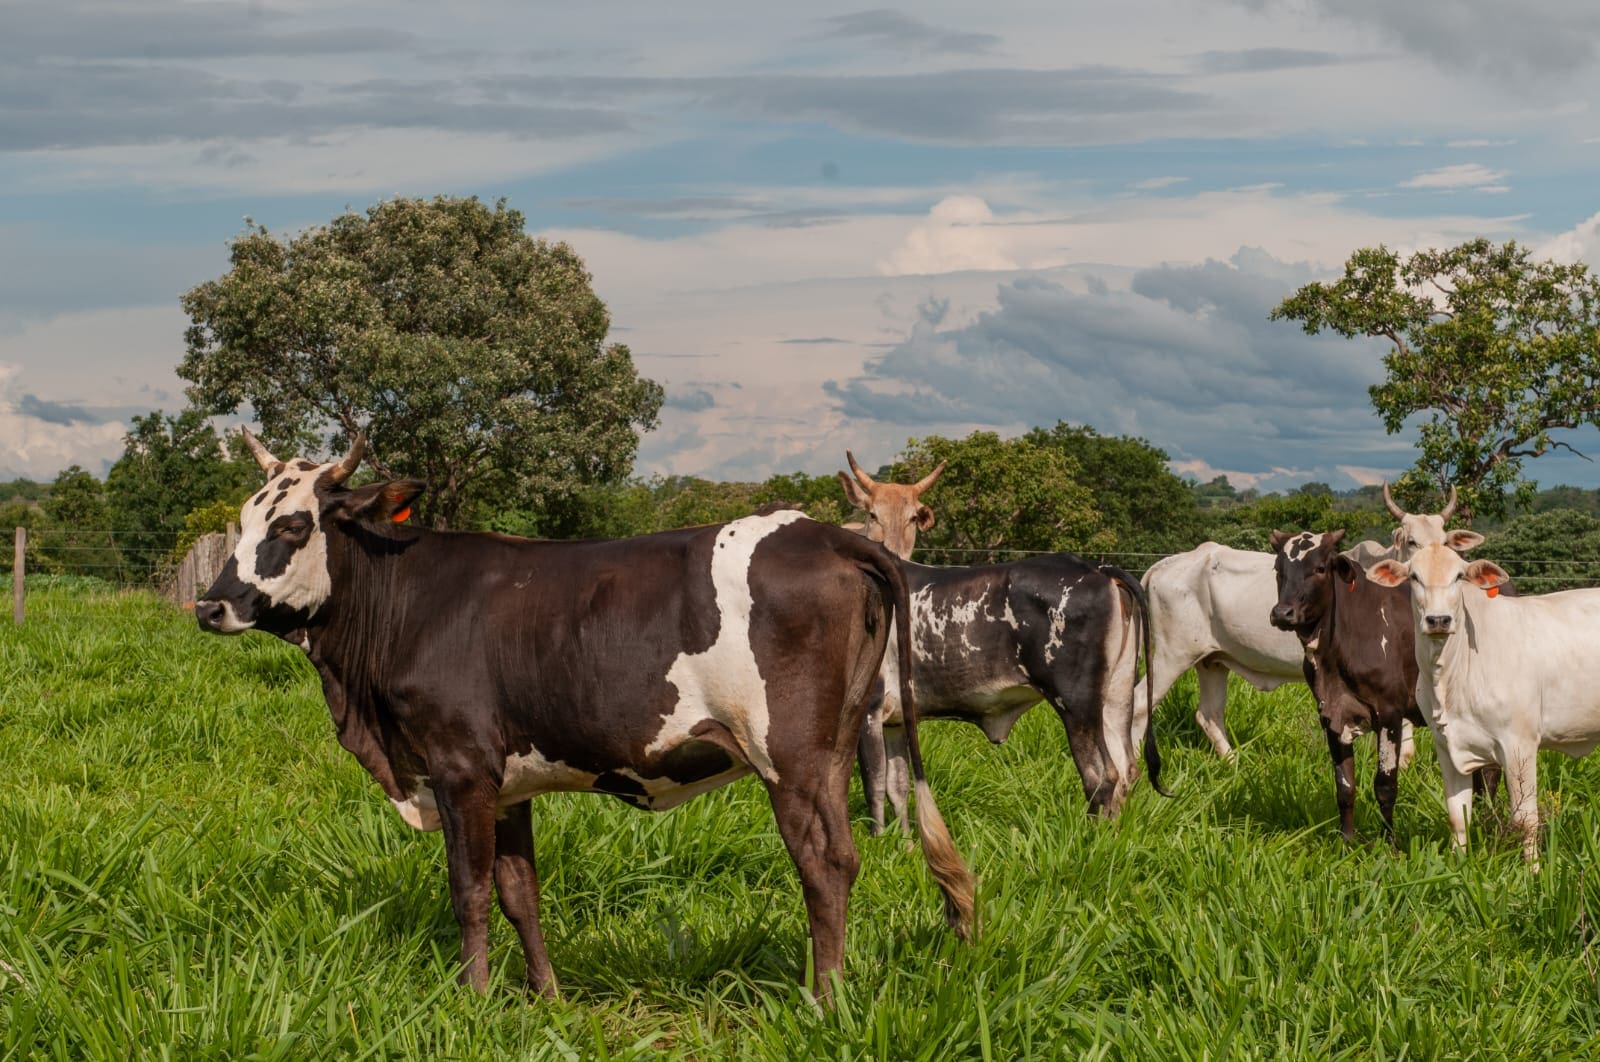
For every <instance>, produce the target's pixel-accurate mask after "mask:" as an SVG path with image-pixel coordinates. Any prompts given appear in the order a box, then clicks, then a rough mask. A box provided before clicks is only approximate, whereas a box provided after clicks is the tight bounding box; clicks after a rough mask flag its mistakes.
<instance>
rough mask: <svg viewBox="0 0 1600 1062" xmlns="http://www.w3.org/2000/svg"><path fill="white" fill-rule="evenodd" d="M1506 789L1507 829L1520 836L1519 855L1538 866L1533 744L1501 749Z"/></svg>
mask: <svg viewBox="0 0 1600 1062" xmlns="http://www.w3.org/2000/svg"><path fill="white" fill-rule="evenodd" d="M1505 757H1506V762H1505V770H1506V789H1507V790H1508V791H1509V793H1510V795H1511V828H1512V829H1513V830H1515V831H1516V832H1517V834H1518V835H1519V836H1520V837H1521V838H1522V858H1523V859H1526V860H1527V861H1528V864H1529V865H1530V866H1532V867H1533V868H1534V869H1535V870H1537V869H1538V868H1539V750H1538V748H1537V747H1536V746H1534V745H1531V744H1530V745H1521V744H1517V745H1511V746H1508V747H1507V748H1506V749H1505Z"/></svg>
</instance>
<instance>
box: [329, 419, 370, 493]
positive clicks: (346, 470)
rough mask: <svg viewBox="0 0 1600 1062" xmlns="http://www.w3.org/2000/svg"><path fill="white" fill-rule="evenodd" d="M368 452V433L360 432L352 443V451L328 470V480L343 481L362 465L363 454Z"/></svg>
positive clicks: (332, 481) (331, 481) (333, 481)
mask: <svg viewBox="0 0 1600 1062" xmlns="http://www.w3.org/2000/svg"><path fill="white" fill-rule="evenodd" d="M366 452H367V433H366V432H364V431H363V432H358V433H357V434H356V437H355V441H353V442H352V443H351V444H350V452H349V453H347V454H345V455H344V460H342V461H340V462H339V463H338V464H336V465H334V466H333V467H332V468H330V469H329V470H328V482H330V483H343V482H344V481H345V480H347V479H349V478H350V476H351V474H352V473H353V472H355V470H356V469H357V468H358V467H359V466H360V465H361V455H362V454H364V453H366Z"/></svg>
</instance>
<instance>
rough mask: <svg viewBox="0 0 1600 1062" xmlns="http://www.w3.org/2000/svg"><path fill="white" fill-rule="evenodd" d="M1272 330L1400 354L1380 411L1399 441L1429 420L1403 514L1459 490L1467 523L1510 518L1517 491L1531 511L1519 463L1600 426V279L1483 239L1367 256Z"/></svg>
mask: <svg viewBox="0 0 1600 1062" xmlns="http://www.w3.org/2000/svg"><path fill="white" fill-rule="evenodd" d="M1272 318H1273V319H1274V320H1290V321H1297V322H1299V323H1300V324H1301V326H1302V327H1303V328H1304V329H1305V331H1306V332H1307V333H1309V334H1312V335H1315V334H1317V333H1319V332H1321V331H1323V330H1324V329H1327V330H1329V331H1332V332H1336V333H1337V334H1339V335H1342V336H1344V337H1346V338H1355V337H1358V336H1373V337H1379V338H1383V339H1387V340H1388V341H1389V342H1390V344H1391V349H1390V351H1389V353H1388V355H1387V356H1386V357H1385V358H1384V362H1383V363H1384V368H1385V370H1386V372H1387V378H1386V379H1385V380H1384V382H1383V383H1381V384H1377V385H1375V386H1373V387H1372V388H1371V389H1370V393H1371V395H1372V403H1373V405H1374V407H1376V409H1377V411H1378V414H1379V415H1380V416H1381V417H1382V418H1383V423H1384V427H1385V428H1387V429H1388V431H1389V432H1390V434H1393V433H1395V432H1398V431H1400V430H1402V429H1403V428H1404V427H1405V426H1406V424H1407V423H1408V422H1410V421H1411V418H1413V417H1415V416H1418V415H1425V419H1423V420H1422V421H1421V423H1420V425H1419V430H1420V438H1419V440H1418V450H1419V455H1418V458H1417V463H1416V465H1415V467H1414V468H1413V469H1412V470H1411V471H1410V472H1408V473H1407V474H1406V475H1405V477H1403V480H1402V482H1401V484H1400V489H1399V490H1398V491H1397V494H1398V495H1399V496H1400V498H1401V500H1402V502H1403V503H1406V504H1416V503H1417V502H1418V500H1419V499H1420V498H1421V497H1423V496H1426V497H1429V498H1431V497H1433V494H1432V492H1433V491H1440V492H1443V491H1446V490H1448V488H1449V487H1450V486H1451V485H1452V484H1453V485H1455V486H1456V487H1458V488H1459V489H1460V492H1461V511H1462V513H1463V515H1465V516H1468V517H1470V516H1471V515H1491V516H1498V515H1502V514H1503V513H1504V512H1505V509H1506V505H1507V500H1508V499H1507V493H1508V492H1511V493H1512V494H1513V495H1514V497H1515V501H1516V503H1517V504H1518V505H1520V506H1525V505H1526V504H1527V503H1528V502H1529V501H1530V500H1531V498H1532V495H1533V492H1534V490H1535V488H1536V484H1534V483H1532V482H1529V481H1524V480H1523V479H1522V474H1523V462H1524V461H1526V460H1527V459H1529V458H1534V457H1538V456H1540V455H1542V454H1545V453H1548V452H1549V451H1550V450H1552V449H1568V450H1570V449H1572V447H1571V445H1570V444H1569V443H1567V442H1565V441H1563V440H1561V439H1559V438H1557V437H1556V435H1555V434H1554V433H1555V432H1557V431H1559V430H1561V429H1566V428H1575V427H1578V426H1579V425H1583V424H1600V278H1597V277H1596V276H1595V275H1594V274H1593V273H1591V272H1590V271H1589V268H1588V267H1587V266H1585V265H1583V264H1582V263H1578V264H1573V265H1566V264H1562V263H1559V262H1554V261H1535V260H1534V259H1533V257H1532V252H1531V251H1529V250H1528V249H1526V248H1524V247H1519V246H1518V245H1517V244H1515V243H1507V244H1504V245H1501V246H1496V245H1494V244H1491V243H1490V242H1489V241H1488V240H1484V239H1477V240H1471V241H1468V242H1467V243H1463V244H1461V245H1460V246H1458V247H1452V248H1449V249H1447V250H1443V251H1435V250H1428V251H1420V252H1418V253H1416V254H1413V255H1411V256H1410V257H1408V258H1404V259H1402V258H1401V256H1400V255H1399V254H1397V253H1396V252H1394V251H1391V250H1389V249H1388V248H1386V247H1382V246H1379V247H1372V248H1363V249H1362V250H1359V251H1357V252H1356V253H1355V254H1353V255H1351V256H1350V259H1349V261H1347V262H1346V263H1345V267H1344V276H1343V277H1342V278H1341V279H1339V280H1337V281H1335V282H1333V283H1331V284H1325V283H1320V282H1319V283H1314V284H1307V285H1306V286H1305V287H1302V288H1300V289H1299V290H1298V291H1296V292H1295V293H1294V294H1293V295H1291V296H1289V297H1288V298H1286V299H1284V300H1283V302H1282V303H1280V304H1279V305H1278V306H1277V308H1276V309H1274V310H1273V311H1272Z"/></svg>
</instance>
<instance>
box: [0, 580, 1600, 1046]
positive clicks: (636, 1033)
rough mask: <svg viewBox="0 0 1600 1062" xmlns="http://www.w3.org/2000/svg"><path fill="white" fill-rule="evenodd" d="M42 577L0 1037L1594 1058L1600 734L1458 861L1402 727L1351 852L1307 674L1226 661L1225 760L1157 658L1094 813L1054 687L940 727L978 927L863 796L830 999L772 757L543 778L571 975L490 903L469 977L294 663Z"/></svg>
mask: <svg viewBox="0 0 1600 1062" xmlns="http://www.w3.org/2000/svg"><path fill="white" fill-rule="evenodd" d="M30 585H35V584H30ZM37 585H38V586H39V589H38V590H37V591H36V592H34V593H33V594H32V595H31V597H30V601H29V617H28V622H27V624H26V625H25V626H24V627H23V628H21V629H20V630H18V629H16V628H13V627H11V626H10V625H9V623H7V624H6V625H5V626H4V627H3V629H0V1058H13V1057H15V1058H61V1059H78V1058H93V1059H99V1058H108V1059H112V1058H114V1059H123V1058H128V1057H173V1058H227V1059H244V1058H255V1057H261V1058H280V1057H282V1058H366V1057H417V1058H430V1059H431V1058H468V1059H474V1058H529V1057H539V1058H544V1057H548V1058H619V1059H620V1058H637V1057H682V1058H695V1059H700V1058H725V1057H752V1058H824V1057H826V1058H834V1059H839V1058H855V1057H884V1058H920V1059H936V1060H942V1059H948V1058H984V1059H1015V1058H1021V1057H1028V1056H1034V1057H1048V1058H1078V1057H1090V1058H1106V1059H1132V1058H1139V1059H1201V1058H1240V1057H1303V1058H1330V1057H1332V1058H1353V1059H1354V1058H1359V1059H1368V1058H1390V1059H1392V1058H1402V1057H1405V1058H1463V1057H1477V1058H1507V1057H1514V1058H1529V1059H1550V1058H1563V1057H1574V1058H1583V1057H1589V1058H1594V1057H1600V1038H1597V1033H1596V1030H1597V1028H1600V989H1597V986H1596V974H1597V972H1600V949H1597V948H1596V947H1595V946H1594V938H1595V935H1596V932H1597V923H1600V875H1596V876H1590V874H1589V871H1590V869H1591V868H1592V867H1593V865H1594V863H1595V860H1596V857H1597V854H1600V813H1597V805H1600V757H1596V758H1593V759H1591V760H1588V761H1570V760H1566V759H1564V758H1562V757H1559V756H1547V757H1545V758H1544V759H1543V760H1542V761H1541V788H1542V791H1543V797H1544V803H1545V807H1546V812H1547V816H1548V820H1549V827H1548V830H1547V835H1546V852H1545V859H1544V869H1543V871H1542V872H1541V873H1538V874H1532V873H1529V872H1528V871H1527V870H1526V869H1525V868H1524V867H1523V865H1522V862H1521V860H1520V858H1519V857H1518V855H1517V853H1516V850H1515V845H1514V844H1513V843H1512V842H1511V841H1509V840H1508V839H1506V838H1504V837H1502V836H1501V833H1500V830H1499V827H1498V825H1497V823H1496V821H1495V815H1494V814H1492V813H1491V814H1489V815H1481V816H1480V818H1479V820H1478V823H1477V825H1475V826H1474V834H1473V845H1474V850H1473V852H1472V853H1471V855H1470V856H1467V857H1458V856H1456V855H1454V854H1452V853H1450V852H1449V851H1448V850H1447V837H1448V831H1447V828H1446V822H1445V816H1444V809H1443V804H1442V801H1441V797H1440V787H1439V776H1438V768H1437V766H1436V765H1435V763H1434V762H1433V754H1432V750H1431V748H1430V746H1429V744H1428V741H1427V738H1426V737H1425V736H1422V737H1420V738H1419V743H1418V744H1419V755H1418V759H1417V762H1416V763H1415V764H1414V765H1413V766H1412V767H1411V768H1409V769H1408V770H1407V771H1406V772H1405V773H1404V774H1403V775H1402V779H1401V791H1400V802H1399V806H1398V809H1397V819H1398V823H1399V829H1400V848H1399V850H1395V849H1393V848H1391V847H1390V846H1389V845H1388V844H1387V843H1385V842H1384V841H1383V840H1382V839H1381V834H1380V826H1379V819H1378V815H1377V810H1376V807H1375V806H1374V804H1373V802H1372V800H1371V796H1370V786H1371V768H1372V755H1371V748H1370V743H1365V742H1364V743H1363V744H1362V746H1361V759H1360V760H1359V761H1358V770H1359V772H1360V778H1361V785H1362V790H1363V791H1362V794H1361V800H1360V804H1359V817H1358V824H1359V826H1360V828H1361V830H1362V831H1363V833H1364V835H1365V837H1366V838H1367V840H1366V842H1365V843H1362V844H1358V845H1353V846H1352V845H1346V844H1345V843H1343V842H1342V841H1341V840H1340V839H1339V837H1338V834H1337V830H1336V828H1335V825H1334V821H1333V820H1334V817H1335V809H1334V804H1333V793H1332V783H1331V778H1330V774H1329V769H1328V765H1327V754H1326V751H1325V748H1326V747H1325V744H1324V741H1323V738H1322V734H1321V732H1320V730H1319V729H1318V728H1317V726H1316V724H1315V717H1314V712H1313V709H1312V706H1311V702H1310V698H1309V695H1308V694H1307V692H1306V691H1305V690H1304V689H1303V688H1292V689H1287V690H1282V691H1279V692H1277V693H1274V694H1271V695H1261V694H1257V693H1255V692H1253V691H1250V690H1248V689H1247V688H1245V687H1242V686H1239V685H1237V684H1236V685H1235V687H1234V689H1233V691H1232V692H1233V697H1232V700H1231V702H1230V706H1229V719H1228V722H1229V727H1230V729H1231V731H1232V734H1233V737H1234V740H1235V742H1236V743H1237V744H1238V745H1239V748H1240V753H1239V760H1238V763H1237V764H1236V765H1232V764H1227V763H1224V762H1222V761H1220V760H1219V759H1217V758H1216V757H1215V755H1214V754H1213V753H1212V751H1211V749H1210V746H1209V745H1208V744H1207V743H1206V742H1205V741H1204V739H1203V737H1202V736H1201V734H1200V732H1199V729H1198V728H1197V727H1196V726H1195V725H1194V722H1193V719H1192V713H1193V710H1194V690H1193V685H1192V683H1191V684H1185V685H1180V686H1179V688H1178V689H1177V690H1176V691H1175V692H1174V693H1173V695H1172V696H1170V697H1169V698H1168V699H1167V701H1166V703H1165V704H1163V705H1162V706H1161V709H1160V711H1159V715H1158V719H1159V734H1160V737H1161V742H1162V750H1163V752H1164V754H1165V756H1166V759H1167V766H1168V771H1169V779H1170V782H1171V784H1172V787H1173V788H1174V789H1175V791H1176V794H1177V795H1176V799H1172V800H1164V799H1162V798H1161V797H1160V796H1158V795H1157V794H1155V793H1154V792H1152V791H1150V790H1149V789H1148V788H1147V787H1141V788H1140V789H1139V790H1138V791H1137V792H1136V793H1135V795H1134V798H1133V800H1132V801H1131V803H1130V805H1129V807H1128V809H1127V811H1126V812H1125V814H1124V815H1123V817H1122V819H1121V820H1120V821H1119V822H1116V823H1102V822H1095V821H1091V820H1089V819H1088V818H1087V817H1086V816H1085V814H1084V801H1083V795H1082V792H1081V790H1080V788H1079V784H1078V779H1077V774H1076V771H1075V770H1074V769H1073V767H1072V765H1071V761H1070V759H1069V758H1068V757H1067V756H1066V754H1065V747H1066V743H1065V740H1064V737H1063V735H1062V732H1061V729H1060V725H1059V724H1058V722H1057V721H1056V719H1055V718H1054V716H1053V715H1051V714H1050V713H1049V712H1048V710H1047V709H1041V710H1039V711H1037V712H1034V713H1032V714H1030V715H1029V716H1028V717H1027V718H1025V719H1024V720H1023V722H1022V723H1021V724H1020V725H1019V726H1018V727H1017V730H1016V732H1015V734H1014V735H1013V737H1012V739H1011V741H1010V742H1009V743H1008V744H1007V745H1004V746H1000V747H991V746H989V745H988V744H987V743H986V742H985V741H984V740H983V738H982V736H981V734H980V733H979V732H978V731H977V730H976V729H975V728H972V727H965V726H961V725H958V724H950V723H944V724H939V723H934V724H928V725H926V726H925V727H924V730H923V733H924V735H925V737H924V743H925V748H926V750H927V761H928V766H929V773H930V777H931V780H932V783H933V786H934V790H935V792H936V793H937V795H938V798H939V802H940V805H941V807H942V809H943V811H944V814H945V817H946V819H947V820H948V821H949V824H950V828H951V832H952V834H953V835H954V837H955V840H956V843H957V845H958V846H959V847H960V849H961V850H962V852H963V853H964V854H965V856H966V858H967V860H968V861H969V863H970V864H971V866H972V867H973V869H974V871H975V872H976V873H977V875H978V876H979V879H980V882H981V886H980V912H981V918H982V933H981V936H980V938H979V939H978V940H977V942H976V943H975V944H973V945H972V946H970V947H969V946H965V945H962V944H960V943H959V942H958V941H956V940H955V939H953V938H952V937H951V936H950V935H948V934H947V933H946V932H945V930H944V928H943V924H942V920H941V917H940V904H939V898H938V895H937V893H936V891H935V888H934V886H933V883H932V881H931V880H930V879H929V877H928V875H927V873H926V871H925V870H924V868H923V866H922V861H921V857H920V854H919V853H917V852H916V851H914V850H910V849H908V845H907V843H906V841H905V839H904V838H903V837H886V838H878V839H875V838H871V837H869V836H868V835H867V832H866V829H865V825H864V822H863V824H862V825H861V826H860V827H859V828H858V831H857V840H858V843H859V845H860V848H861V854H862V867H861V876H860V878H859V880H858V882H857V884H856V889H855V892H854V894H853V897H852V901H853V902H852V904H851V917H850V929H849V950H848V959H847V980H846V982H845V984H844V986H843V988H842V990H841V992H840V993H839V994H838V997H837V1006H836V1007H835V1008H834V1009H833V1010H832V1011H828V1012H823V1011H820V1010H818V1009H817V1008H815V1007H814V1006H813V1005H812V1004H811V1003H810V1001H809V1000H808V997H807V996H806V995H805V994H804V992H803V991H802V990H801V989H800V988H798V987H797V986H796V982H797V981H798V980H799V979H800V978H801V977H803V975H804V956H805V954H806V950H807V949H806V938H805V919H804V914H803V909H802V906H801V901H800V894H799V887H798V882H797V880H796V877H795V874H794V870H793V868H792V866H791V864H790V863H789V860H788V858H787V857H786V856H785V854H784V850H783V847H782V844H781V842H780V841H779V839H778V835H777V833H776V831H775V830H774V828H773V826H772V822H771V814H770V811H769V809H768V806H767V802H766V798H765V795H764V794H763V791H762V789H761V787H760V786H759V784H758V783H756V782H755V781H753V780H746V781H743V782H740V783H738V784H736V785H733V786H730V787H728V788H725V789H723V790H720V791H718V792H716V793H713V794H711V795H709V796H706V797H702V798H700V799H699V800H697V801H694V802H691V803H690V804H688V805H686V806H684V807H682V808H679V809H677V810H675V811H671V812H668V813H665V814H659V815H651V814H646V813H643V812H639V811H635V810H633V809H631V808H629V807H627V806H625V805H623V804H622V803H620V802H618V801H616V800H612V799H610V798H607V797H603V796H596V795H586V794H571V795H561V796H551V797H544V798H541V799H540V800H539V801H537V802H536V803H535V805H534V807H535V829H536V843H537V848H538V854H539V868H540V871H541V874H542V879H543V886H544V925H545V932H546V936H547V939H548V940H549V942H550V953H551V958H552V961H553V962H554V964H555V968H556V972H557V975H558V976H559V977H560V979H561V981H562V1000H561V1001H560V1002H559V1003H555V1004H550V1003H544V1002H540V1001H535V1000H532V999H529V998H528V997H527V996H526V995H525V994H524V993H523V991H522V989H521V987H520V984H521V975H522V958H521V954H520V951H519V949H518V948H517V945H516V939H515V935H514V934H513V933H512V931H511V929H510V926H509V925H508V924H506V923H505V922H504V921H503V920H501V919H500V916H499V915H498V913H497V914H496V916H495V917H496V923H495V926H494V929H493V933H492V937H491V943H492V948H493V952H492V969H493V976H494V984H493V987H492V989H491V991H490V993H489V994H488V995H487V996H486V997H481V998H480V997H478V996H476V995H473V994H472V993H470V992H468V991H466V990H464V989H460V988H458V987H457V986H456V984H455V969H454V960H455V956H456V954H457V934H456V926H455V922H454V919H453V917H452V915H451V913H450V906H449V903H448V900H447V896H446V888H445V876H444V852H443V846H442V844H441V842H440V838H439V836H438V835H437V834H417V833H414V832H412V831H411V830H410V829H409V828H408V827H406V826H405V825H404V824H403V823H402V822H401V821H400V819H399V817H398V816H397V815H396V814H395V813H394V811H393V809H392V808H391V806H390V804H389V802H388V801H387V800H386V799H384V797H383V795H382V793H381V792H380V790H379V789H378V787H377V786H376V785H375V784H374V783H372V782H371V781H370V780H369V779H368V778H367V776H366V774H365V773H364V772H363V771H362V770H361V768H360V767H359V766H357V764H356V762H355V760H354V759H353V758H352V757H350V756H349V755H348V754H347V753H345V752H344V751H343V750H342V749H341V748H340V747H339V746H338V745H337V743H336V742H335V740H334V737H333V733H332V726H331V723H330V722H329V719H328V715H327V710H326V707H325V706H324V704H323V702H322V698H321V695H320V692H319V690H318V687H317V684H316V682H315V679H314V676H313V674H312V671H311V668H310V666H309V665H308V664H307V663H306V662H305V661H304V659H303V658H302V656H301V654H300V653H299V651H298V650H295V649H293V648H291V647H289V646H286V645H284V644H282V643H279V642H277V641H275V640H273V639H270V638H267V637H265V636H259V635H247V636H245V637H241V638H232V639H223V638H216V637H210V636H205V635H202V634H201V633H200V632H199V631H198V630H196V629H195V626H194V623H193V621H192V619H191V618H190V617H189V616H187V615H185V614H183V613H180V612H177V611H175V610H173V609H172V608H171V607H170V606H168V605H165V604H163V603H161V602H160V601H158V600H156V599H155V598H154V597H151V596H148V595H144V594H138V593H118V592H113V591H109V590H105V589H101V588H97V585H96V584H91V583H83V582H72V581H70V580H55V581H51V580H48V579H46V580H41V581H39V583H38V584H37ZM853 799H854V800H855V805H854V807H855V810H856V813H857V818H858V821H862V819H861V817H862V811H863V809H862V806H861V804H860V797H859V788H858V789H857V791H856V793H855V794H853ZM1499 799H1500V801H1501V802H1502V805H1501V809H1502V811H1501V813H1502V814H1503V801H1504V799H1505V798H1504V795H1503V794H1502V795H1501V796H1500V798H1499Z"/></svg>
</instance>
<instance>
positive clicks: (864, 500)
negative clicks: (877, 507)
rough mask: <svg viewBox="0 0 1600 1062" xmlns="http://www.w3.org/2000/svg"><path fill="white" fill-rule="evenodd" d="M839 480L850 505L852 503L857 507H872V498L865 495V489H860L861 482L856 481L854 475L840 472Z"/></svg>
mask: <svg viewBox="0 0 1600 1062" xmlns="http://www.w3.org/2000/svg"><path fill="white" fill-rule="evenodd" d="M839 482H840V483H841V484H843V485H844V496H845V498H846V500H848V501H849V502H850V504H851V505H854V506H855V507H856V508H857V509H870V508H872V499H871V498H870V497H868V496H867V492H866V491H864V490H862V489H861V484H859V483H857V482H856V481H855V477H853V476H851V475H850V473H848V472H840V473H839Z"/></svg>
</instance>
